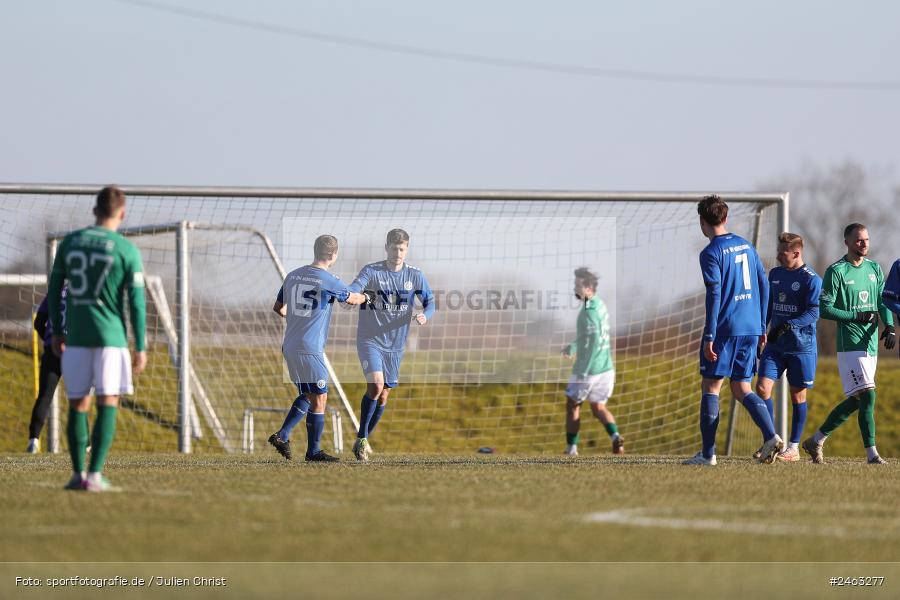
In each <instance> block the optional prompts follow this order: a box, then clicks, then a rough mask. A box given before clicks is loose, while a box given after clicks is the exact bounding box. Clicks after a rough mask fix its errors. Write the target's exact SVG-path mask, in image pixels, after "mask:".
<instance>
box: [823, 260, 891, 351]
mask: <svg viewBox="0 0 900 600" xmlns="http://www.w3.org/2000/svg"><path fill="white" fill-rule="evenodd" d="M883 289H884V273H883V272H882V270H881V267H880V266H878V263H876V262H874V261H871V260H869V259H868V258H864V259H863V261H862V263H861V264H860V265H859V266H858V267H854V266H853V264H852V263H850V262H848V261H847V258H846V257H844V258H842V259H841V260H839V261H837V262H836V263H834V264H833V265H831V266H830V267H828V269H827V270H826V271H825V276H824V277H823V278H822V295H821V296H820V298H819V312H820V316H821V317H822V318H823V319H830V320H832V321H837V351H838V352H854V351H855V352H859V351H865V352H866V353H868V354H869V355H870V356H875V355H876V354H878V324H877V323H865V324H864V323H857V322H855V321H854V320H853V319H854V317H855V316H856V313H858V312H864V311H877V312H878V313H879V316H880V317H881V320H882V322H884V323H885V324H886V325H893V324H894V318H893V315H891V312H890V311H889V310H888V309H887V308H885V306H884V303H883V302H882V299H881V291H882V290H883Z"/></svg>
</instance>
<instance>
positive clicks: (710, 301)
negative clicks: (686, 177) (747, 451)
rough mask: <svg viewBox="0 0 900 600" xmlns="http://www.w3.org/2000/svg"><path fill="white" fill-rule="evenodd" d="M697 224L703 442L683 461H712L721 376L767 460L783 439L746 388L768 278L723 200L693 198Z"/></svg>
mask: <svg viewBox="0 0 900 600" xmlns="http://www.w3.org/2000/svg"><path fill="white" fill-rule="evenodd" d="M697 212H698V213H699V215H700V229H701V231H703V235H705V236H706V237H707V238H709V244H708V245H707V246H706V248H704V249H703V251H702V252H701V253H700V269H701V271H702V272H703V281H704V283H705V284H706V325H705V327H704V328H703V342H702V344H701V349H700V375H701V376H702V377H703V380H702V383H701V390H702V398H701V401H700V435H701V438H702V440H703V448H702V450H701V451H700V452H698V453H697V454H696V455H695V456H693V457H692V458H689V459H688V460H686V461H684V464H688V465H715V464H716V429H717V428H718V426H719V390H721V388H722V382H723V380H724V378H725V377H728V378H730V379H731V391H732V393H733V394H734V397H735V399H737V400H738V401H739V402H741V403H742V404H743V405H744V407H745V408H746V409H747V411H748V412H749V413H750V416H751V417H752V418H753V422H754V423H755V424H756V426H757V427H759V428H760V431H762V433H763V437H764V438H765V440H766V442H765V444H764V445H763V453H762V456H761V458H760V461H761V462H765V463H771V462H773V461H774V460H775V454H776V453H777V452H779V451H781V450H782V449H783V448H784V442H783V441H782V440H781V438H780V437H778V436H777V435H776V434H775V426H774V425H773V424H772V418H771V417H770V416H769V413H768V411H767V410H766V405H765V403H764V402H763V401H762V399H761V398H760V397H759V396H757V395H756V394H754V393H753V391H752V390H751V389H750V379H751V378H752V377H753V373H754V372H755V370H756V348H757V342H758V340H759V338H760V336H763V337H764V336H765V311H766V306H767V305H768V302H769V283H768V281H767V280H766V273H765V271H764V270H763V266H762V261H761V260H760V258H759V255H758V254H757V253H756V248H754V247H753V244H751V243H750V242H748V241H747V240H745V239H744V238H742V237H740V236H737V235H735V234H733V233H728V231H727V230H726V227H725V226H726V224H727V222H728V205H727V204H726V203H725V202H724V201H723V200H722V199H721V198H720V197H719V196H716V195H712V196H706V197H705V198H703V200H701V201H700V202H699V203H698V204H697Z"/></svg>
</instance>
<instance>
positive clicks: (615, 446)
mask: <svg viewBox="0 0 900 600" xmlns="http://www.w3.org/2000/svg"><path fill="white" fill-rule="evenodd" d="M612 453H613V454H625V438H623V437H622V436H621V435H617V436H616V437H614V438H613V441H612Z"/></svg>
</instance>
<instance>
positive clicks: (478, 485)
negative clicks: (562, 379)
mask: <svg viewBox="0 0 900 600" xmlns="http://www.w3.org/2000/svg"><path fill="white" fill-rule="evenodd" d="M267 450H271V449H267ZM350 459H351V461H352V456H351V457H350ZM345 460H346V459H345ZM351 461H346V462H342V463H341V464H337V465H318V464H315V465H310V464H305V463H303V462H296V461H294V462H288V461H285V460H283V459H281V458H280V457H278V456H277V455H275V453H274V451H271V452H262V453H258V454H257V455H254V456H250V457H243V456H241V457H236V456H182V455H142V454H121V453H119V454H117V453H116V452H115V448H114V449H113V453H112V456H111V457H110V460H109V463H108V466H107V470H106V472H107V474H108V476H109V478H110V479H111V480H112V481H113V482H114V483H115V484H117V485H120V486H122V487H123V488H124V491H123V492H122V493H118V494H88V493H84V492H66V491H63V490H62V485H63V484H64V483H65V482H66V480H67V479H68V476H69V471H68V469H69V467H68V459H67V458H66V457H65V456H27V455H7V456H5V457H3V459H2V460H0V465H2V466H0V473H2V480H3V481H4V485H3V486H2V488H0V505H2V506H3V507H4V519H3V525H2V533H0V559H2V561H75V560H91V561H100V562H103V561H141V562H143V561H171V562H183V561H208V562H221V561H389V562H393V561H415V562H419V561H423V562H424V561H477V562H482V561H736V562H744V561H768V560H773V559H775V558H784V559H785V560H789V561H815V562H822V561H847V560H853V561H897V560H898V559H900V550H898V548H900V508H898V506H897V503H896V502H895V501H894V500H893V499H894V498H896V497H898V495H900V477H898V475H900V463H898V462H897V461H896V460H893V461H891V462H890V463H889V464H888V465H885V466H881V467H879V466H870V465H867V464H865V463H864V461H862V459H833V460H832V461H831V462H830V463H829V464H827V465H812V464H809V463H807V462H805V461H804V462H800V463H793V464H781V463H779V464H774V465H770V466H769V465H758V464H754V463H752V462H751V461H750V460H749V459H745V458H740V459H738V458H735V459H727V458H726V459H721V462H720V464H719V466H717V467H714V468H709V467H687V466H682V465H680V464H679V463H680V458H674V457H655V456H627V457H624V458H612V457H609V458H606V457H603V458H599V457H596V458H595V457H578V458H574V459H571V458H564V457H538V456H534V457H529V456H503V455H495V456H484V457H482V456H477V455H476V456H438V455H385V456H377V457H376V458H375V459H374V461H373V462H372V463H370V464H358V463H356V462H351ZM776 549H777V550H776Z"/></svg>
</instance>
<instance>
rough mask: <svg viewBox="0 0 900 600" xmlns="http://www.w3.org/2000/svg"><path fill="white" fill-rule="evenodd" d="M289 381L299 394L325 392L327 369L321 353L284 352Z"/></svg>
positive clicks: (326, 389) (326, 391) (326, 388)
mask: <svg viewBox="0 0 900 600" xmlns="http://www.w3.org/2000/svg"><path fill="white" fill-rule="evenodd" d="M284 360H285V362H287V366H288V373H290V376H291V381H292V382H293V383H294V385H296V386H297V389H298V390H299V391H300V393H301V394H327V393H328V369H327V368H326V367H325V358H324V357H323V356H322V355H321V354H288V353H285V354H284Z"/></svg>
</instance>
